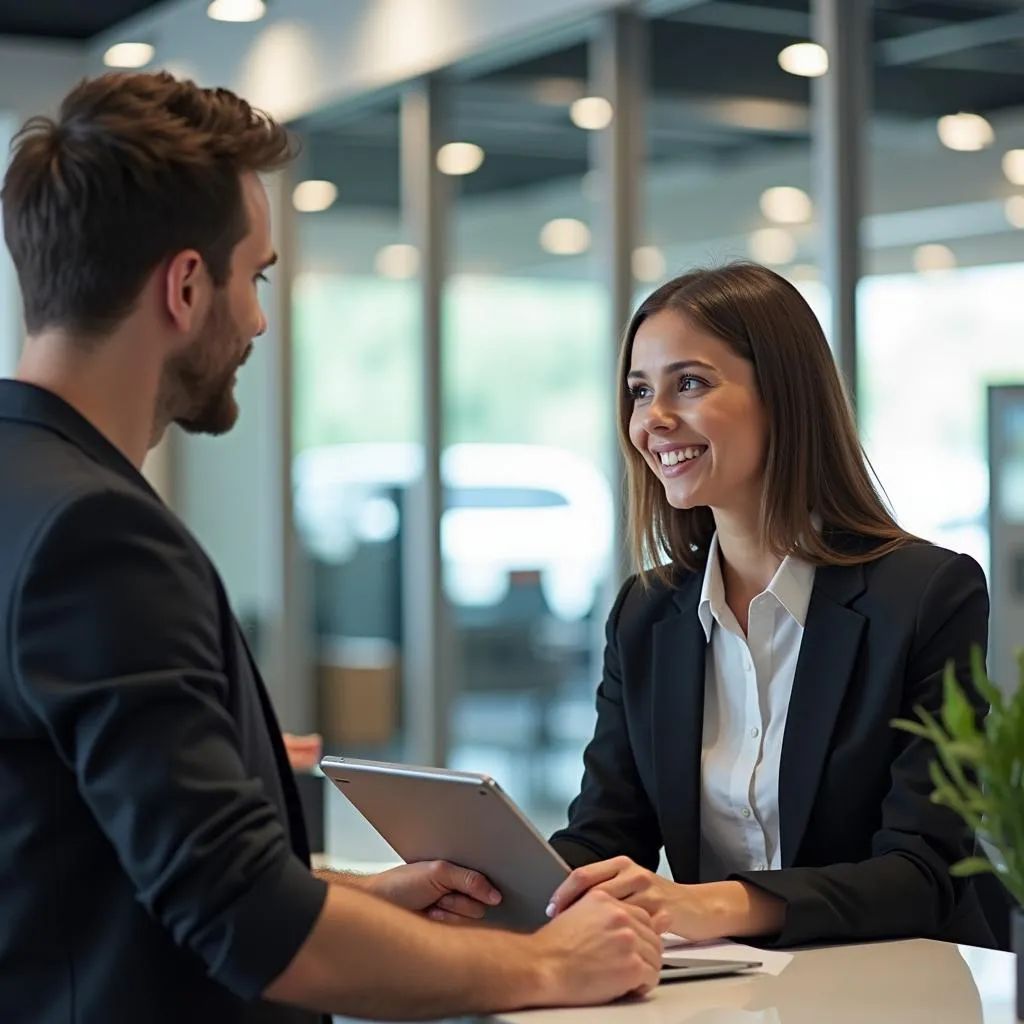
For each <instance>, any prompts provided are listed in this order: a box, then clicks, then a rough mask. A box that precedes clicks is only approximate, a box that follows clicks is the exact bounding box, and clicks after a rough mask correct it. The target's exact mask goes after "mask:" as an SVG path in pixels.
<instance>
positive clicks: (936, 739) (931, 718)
mask: <svg viewBox="0 0 1024 1024" xmlns="http://www.w3.org/2000/svg"><path fill="white" fill-rule="evenodd" d="M1018 665H1019V675H1020V685H1019V686H1018V688H1017V691H1016V693H1014V694H1013V695H1012V696H1010V697H1004V696H1003V695H1002V693H1001V692H1000V691H999V689H998V688H997V687H996V686H995V685H994V684H993V683H992V681H991V680H990V679H989V678H988V674H987V672H986V671H985V658H984V655H983V654H982V652H981V649H980V648H978V647H975V648H974V649H973V650H972V651H971V678H972V680H973V683H974V686H975V688H976V689H977V691H978V693H979V694H980V695H981V696H982V697H983V698H984V699H985V700H986V701H987V702H988V704H989V707H990V710H989V713H988V715H987V716H986V718H985V721H984V723H983V724H982V725H981V726H979V724H978V722H977V720H976V717H975V714H974V711H973V708H972V706H971V703H970V701H969V700H968V699H967V696H966V695H965V693H964V691H963V688H962V687H961V686H960V684H959V682H958V681H957V678H956V673H955V671H954V668H953V663H952V662H950V663H949V664H947V665H946V672H945V676H944V679H943V684H944V692H943V702H942V708H941V711H940V713H939V716H938V717H936V716H935V715H932V714H930V713H929V712H927V711H925V710H924V709H923V708H916V709H915V711H916V712H917V716H918V721H908V720H906V719H900V720H897V721H895V722H894V723H893V725H895V726H896V727H897V728H898V729H903V730H905V731H906V732H910V733H913V734H914V735H916V736H922V737H924V738H925V739H927V740H931V742H932V743H934V744H935V748H936V752H937V753H938V757H937V758H936V760H935V761H933V762H932V765H931V777H932V782H933V783H934V785H935V790H934V792H933V793H932V800H934V801H935V802H936V803H938V804H943V805H945V806H946V807H950V808H952V809H953V810H954V811H956V813H957V814H959V815H960V817H961V818H962V819H963V820H964V822H966V824H967V825H968V826H969V827H970V828H971V829H972V830H973V832H974V834H975V835H976V836H977V838H978V840H979V845H980V846H981V847H982V849H983V850H984V851H985V856H977V857H969V858H968V859H966V860H963V861H961V862H960V863H959V864H956V865H955V866H954V867H953V874H955V875H959V876H961V877H963V876H967V875H976V874H979V873H981V872H984V871H992V872H994V873H995V874H996V875H997V876H998V877H999V878H1000V879H1001V880H1002V883H1003V885H1004V886H1005V887H1006V889H1007V891H1008V892H1009V893H1010V895H1011V896H1012V897H1013V899H1014V901H1015V902H1016V904H1017V905H1016V907H1015V908H1014V910H1013V922H1012V928H1011V933H1012V936H1013V949H1014V952H1015V953H1016V954H1017V1018H1018V1019H1019V1020H1024V651H1022V652H1021V653H1020V654H1019V655H1018Z"/></svg>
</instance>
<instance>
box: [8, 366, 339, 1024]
mask: <svg viewBox="0 0 1024 1024" xmlns="http://www.w3.org/2000/svg"><path fill="white" fill-rule="evenodd" d="M0 466H3V473H2V474H0V621H2V622H3V629H2V630H0V822H2V827H0V1019H3V1020H4V1021H8V1020H10V1021H12V1022H13V1021H25V1022H29V1021H31V1022H32V1024H71V1022H78V1021H82V1022H86V1021H88V1022H92V1021H96V1022H99V1021H102V1022H103V1024H120V1022H124V1024H129V1022H130V1024H138V1022H140V1021H146V1022H147V1024H164V1022H166V1024H182V1022H185V1021H195V1022H197V1024H199V1022H206V1021H211V1022H212V1021H217V1022H218V1024H243V1022H244V1024H256V1022H261V1024H262V1022H267V1024H269V1022H281V1024H283V1022H299V1021H303V1022H309V1021H313V1020H318V1019H319V1017H318V1016H317V1015H313V1014H308V1013H306V1012H304V1011H299V1010H294V1009H290V1008H287V1007H282V1006H276V1005H272V1004H270V1003H266V1002H262V1001H259V1000H258V996H259V993H260V992H262V991H263V989H264V988H265V987H266V985H267V984H268V983H269V982H270V981H271V980H272V979H273V978H274V977H276V976H277V975H278V974H279V973H280V972H281V971H282V970H283V968H284V967H285V966H286V965H287V964H288V962H289V961H290V960H291V958H292V956H293V955H294V953H295V951H296V950H297V949H298V947H299V946H300V945H301V943H302V942H303V941H304V939H305V937H306V936H307V935H308V933H309V931H310V929H311V927H312V925H313V923H314V921H315V920H316V917H317V915H318V914H319V912H320V909H321V907H322V905H323V900H324V896H325V886H324V885H323V883H322V882H319V881H318V880H316V879H315V878H313V876H312V875H311V873H310V871H309V851H308V849H307V847H306V839H305V832H304V826H303V822H302V816H301V809H300V804H299V800H298V796H297V793H296V788H295V781H294V777H293V775H292V773H291V771H290V769H289V766H288V761H287V756H286V754H285V751H284V748H283V744H282V741H281V734H280V730H279V729H278V725H277V722H276V721H275V719H274V713H273V711H272V709H271V706H270V702H269V700H268V697H267V694H266V691H265V690H264V687H263V684H262V682H261V681H260V678H259V673H258V672H257V670H256V667H255V665H254V664H253V661H252V659H251V657H250V655H249V651H248V649H247V648H246V645H245V642H244V640H243V638H242V634H241V632H240V630H239V628H238V626H237V624H236V623H235V620H234V618H233V616H232V614H231V611H230V609H229V606H228V601H227V597H226V596H225V592H224V588H223V586H222V585H221V582H220V579H219V578H218V576H217V574H216V572H215V571H214V569H213V566H212V565H211V564H210V561H209V559H208V558H207V557H206V556H205V554H204V553H203V552H202V550H201V549H200V548H199V545H198V544H197V543H196V542H195V540H194V539H193V538H192V537H191V536H190V534H189V533H188V531H187V530H186V529H185V528H184V527H183V526H182V524H181V523H180V522H179V521H178V520H177V519H176V518H175V516H174V515H172V514H171V513H170V512H169V511H168V510H167V508H166V507H165V506H164V505H163V504H162V502H161V501H160V499H159V498H158V497H157V496H156V494H155V493H154V492H153V491H152V490H151V489H150V488H149V486H148V485H147V484H146V482H145V481H144V479H143V478H142V477H141V475H140V474H139V473H138V472H137V471H136V470H135V468H134V467H133V466H132V465H131V464H130V463H129V462H128V461H127V460H126V459H125V458H124V457H123V456H122V455H121V453H120V452H119V451H117V450H116V449H115V448H114V447H113V446H112V445H110V444H109V443H108V442H107V441H106V440H105V439H104V438H103V437H102V435H100V434H99V433H98V432H97V431H96V430H94V429H93V428H92V426H90V425H89V423H87V422H86V421H85V420H84V419H82V417H80V416H79V415H78V414H77V413H76V412H74V411H73V410H72V409H71V408H70V407H69V406H67V405H66V404H65V403H64V402H62V401H61V400H59V399H58V398H56V397H54V396H53V395H51V394H49V393H47V392H45V391H41V390H39V389H36V388H33V387H30V386H28V385H25V384H19V383H15V382H13V381H0Z"/></svg>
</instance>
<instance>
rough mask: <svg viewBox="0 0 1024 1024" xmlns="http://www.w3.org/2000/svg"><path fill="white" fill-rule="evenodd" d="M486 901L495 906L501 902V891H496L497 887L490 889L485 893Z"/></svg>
mask: <svg viewBox="0 0 1024 1024" xmlns="http://www.w3.org/2000/svg"><path fill="white" fill-rule="evenodd" d="M487 902H488V903H490V905H491V906H492V907H496V906H497V905H498V904H499V903H500V902H501V893H500V892H498V890H497V889H491V891H490V892H489V893H488V894H487Z"/></svg>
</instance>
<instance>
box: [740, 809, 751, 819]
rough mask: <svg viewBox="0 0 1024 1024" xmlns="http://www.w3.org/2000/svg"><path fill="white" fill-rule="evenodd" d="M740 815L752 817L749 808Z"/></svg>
mask: <svg viewBox="0 0 1024 1024" xmlns="http://www.w3.org/2000/svg"><path fill="white" fill-rule="evenodd" d="M740 813H741V814H742V815H743V817H744V818H749V817H750V808H749V807H744V808H743V810H742V811H741V812H740Z"/></svg>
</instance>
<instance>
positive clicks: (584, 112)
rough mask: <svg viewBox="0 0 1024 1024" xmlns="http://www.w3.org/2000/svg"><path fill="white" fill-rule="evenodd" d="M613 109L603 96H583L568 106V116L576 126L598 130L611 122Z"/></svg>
mask: <svg viewBox="0 0 1024 1024" xmlns="http://www.w3.org/2000/svg"><path fill="white" fill-rule="evenodd" d="M614 116H615V110H614V109H613V107H612V105H611V103H609V102H608V100H606V99H605V98H604V97H603V96H584V97H582V98H581V99H578V100H576V102H575V103H573V105H572V106H571V107H570V108H569V117H570V118H571V119H572V123H573V124H574V125H576V127H577V128H583V129H584V130H586V131H588V132H599V131H600V130H601V129H602V128H607V127H608V125H610V124H611V123H612V118H613V117H614Z"/></svg>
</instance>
